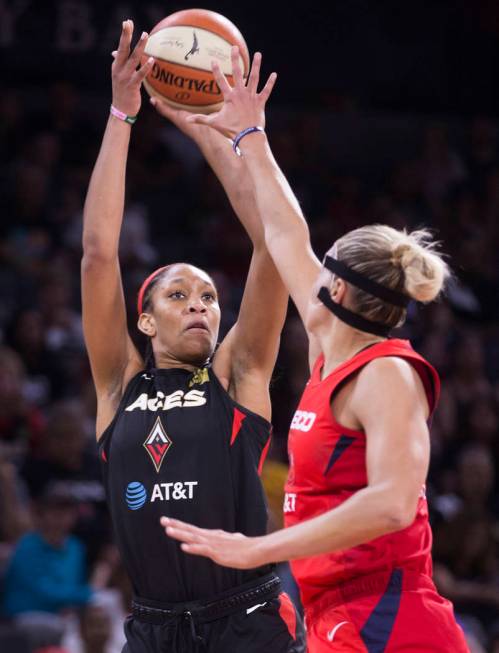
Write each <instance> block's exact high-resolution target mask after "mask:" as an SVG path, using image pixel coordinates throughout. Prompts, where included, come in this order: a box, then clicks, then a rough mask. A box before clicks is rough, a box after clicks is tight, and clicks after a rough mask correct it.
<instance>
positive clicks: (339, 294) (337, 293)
mask: <svg viewBox="0 0 499 653" xmlns="http://www.w3.org/2000/svg"><path fill="white" fill-rule="evenodd" d="M346 289H347V286H346V283H345V282H344V281H343V279H340V278H339V277H336V278H335V280H334V281H333V287H332V289H331V297H332V298H333V299H334V301H335V302H336V303H337V304H342V303H343V300H344V297H345V292H346Z"/></svg>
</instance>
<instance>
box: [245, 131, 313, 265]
mask: <svg viewBox="0 0 499 653" xmlns="http://www.w3.org/2000/svg"><path fill="white" fill-rule="evenodd" d="M240 148H241V149H242V151H243V158H244V161H245V164H246V167H247V170H248V172H249V174H250V176H251V179H252V182H253V189H254V193H255V198H256V203H257V207H258V211H259V214H260V216H261V219H262V222H263V227H264V231H265V242H266V243H267V247H268V248H269V251H270V252H271V254H272V257H273V258H274V260H277V259H278V258H279V257H280V256H282V254H283V252H280V251H276V248H279V249H280V248H281V247H282V245H281V243H282V241H283V239H284V240H285V241H287V242H288V244H291V243H293V242H295V241H297V242H300V243H301V244H302V245H304V244H305V243H306V242H307V241H308V240H309V238H310V235H309V229H308V225H307V223H306V221H305V218H304V217H303V213H302V210H301V208H300V205H299V203H298V200H297V199H296V196H295V194H294V193H293V190H292V189H291V186H290V185H289V183H288V180H287V179H286V177H285V176H284V174H283V172H282V170H281V169H280V168H279V166H278V164H277V162H276V160H275V158H274V155H273V154H272V150H271V149H270V145H269V143H268V141H267V137H266V136H265V135H263V134H251V135H249V136H246V137H245V138H244V139H243V140H242V141H241V143H240Z"/></svg>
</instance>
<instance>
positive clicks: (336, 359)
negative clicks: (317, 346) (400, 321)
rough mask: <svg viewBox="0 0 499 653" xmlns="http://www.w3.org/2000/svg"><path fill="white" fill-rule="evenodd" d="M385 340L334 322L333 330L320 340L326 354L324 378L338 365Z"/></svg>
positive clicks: (323, 369) (336, 321) (338, 321)
mask: <svg viewBox="0 0 499 653" xmlns="http://www.w3.org/2000/svg"><path fill="white" fill-rule="evenodd" d="M384 340H386V338H380V337H379V336H375V335H373V334H372V333H365V332H363V331H358V330H357V329H352V328H351V327H349V326H348V325H346V324H344V323H343V322H341V321H340V320H334V325H333V328H332V329H331V330H330V331H329V332H328V333H327V334H324V336H323V337H322V338H320V343H321V350H322V352H323V354H324V366H323V368H322V376H323V377H325V376H327V375H328V374H330V373H331V372H332V371H333V370H334V369H335V368H336V367H338V365H341V364H342V363H344V362H345V361H347V360H349V359H350V358H352V357H353V356H355V354H358V353H359V351H362V349H365V348H366V347H370V346H371V345H374V344H377V343H379V342H383V341H384Z"/></svg>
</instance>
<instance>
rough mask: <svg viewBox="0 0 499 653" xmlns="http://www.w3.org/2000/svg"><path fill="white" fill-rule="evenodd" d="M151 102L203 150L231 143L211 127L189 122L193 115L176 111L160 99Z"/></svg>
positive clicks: (152, 99)
mask: <svg viewBox="0 0 499 653" xmlns="http://www.w3.org/2000/svg"><path fill="white" fill-rule="evenodd" d="M150 102H151V104H152V105H153V107H154V108H155V109H156V111H157V112H158V113H159V114H160V115H162V116H163V117H164V118H167V119H168V120H170V122H172V123H173V124H174V125H175V126H176V127H178V128H179V129H180V131H181V132H183V133H184V134H185V135H186V136H188V137H189V138H192V140H193V141H194V142H195V143H197V144H198V145H199V147H200V148H201V149H203V150H204V149H205V148H217V147H220V145H222V146H226V145H227V143H228V142H229V141H228V140H227V138H225V137H224V136H222V134H220V133H219V132H216V131H215V130H213V129H210V127H207V126H206V125H201V124H198V123H196V122H192V121H190V120H188V118H189V117H190V116H192V115H193V114H192V113H189V112H188V111H184V110H182V109H175V108H174V107H171V106H170V105H169V104H167V103H166V102H165V101H164V100H161V98H158V97H152V98H151V99H150Z"/></svg>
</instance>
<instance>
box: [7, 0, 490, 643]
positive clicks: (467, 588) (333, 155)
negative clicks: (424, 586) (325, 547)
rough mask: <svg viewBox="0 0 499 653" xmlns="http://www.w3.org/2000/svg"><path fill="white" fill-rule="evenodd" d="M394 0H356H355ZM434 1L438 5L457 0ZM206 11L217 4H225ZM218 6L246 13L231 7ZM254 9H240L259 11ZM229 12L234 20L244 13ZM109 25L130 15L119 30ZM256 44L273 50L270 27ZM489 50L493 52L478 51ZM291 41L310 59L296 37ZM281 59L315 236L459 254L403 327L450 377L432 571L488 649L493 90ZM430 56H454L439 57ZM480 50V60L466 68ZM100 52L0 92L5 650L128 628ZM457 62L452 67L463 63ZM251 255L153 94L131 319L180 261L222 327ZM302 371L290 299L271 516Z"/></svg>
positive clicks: (140, 134)
mask: <svg viewBox="0 0 499 653" xmlns="http://www.w3.org/2000/svg"><path fill="white" fill-rule="evenodd" d="M8 4H9V3H7V5H8ZM21 4H22V3H21ZM59 4H61V5H69V4H73V5H75V6H82V5H85V3H78V2H73V3H68V2H66V3H59ZM91 4H92V3H86V5H91ZM312 4H313V3H312ZM332 4H334V5H335V7H336V12H338V8H337V6H336V3H332ZM337 4H338V5H341V4H342V3H337ZM392 4H394V3H389V2H388V3H365V2H359V1H357V0H356V2H353V3H352V6H354V8H355V7H357V8H359V9H362V8H365V7H366V6H368V5H369V6H370V7H372V6H373V5H378V6H379V5H381V6H384V5H386V6H389V5H392ZM423 4H424V3H423ZM432 4H433V11H435V7H437V6H438V7H440V9H441V10H442V11H443V9H442V8H443V7H445V6H449V3H445V2H441V3H438V2H437V3H432ZM451 4H452V3H451ZM454 4H456V3H454ZM457 4H459V3H457ZM491 4H493V3H487V2H477V3H475V9H476V8H477V7H480V8H482V9H484V11H485V10H487V11H489V10H490V5H491ZM14 5H16V6H17V7H18V8H19V6H20V3H17V4H16V3H11V9H12V8H13V7H14ZM55 5H57V3H55ZM408 5H411V6H412V5H413V3H408ZM183 6H185V5H183ZM463 6H465V7H466V6H468V5H467V3H463ZM176 8H178V7H173V8H169V10H170V9H176ZM210 8H214V9H217V10H219V11H222V12H223V11H224V10H225V9H226V7H225V5H223V3H221V4H220V6H217V7H214V6H211V7H210ZM2 11H5V6H3V8H2V7H0V14H1V12H2ZM115 11H116V12H117V13H119V11H124V10H123V9H121V10H120V9H119V8H117V7H115ZM244 11H246V10H244ZM248 11H249V10H248ZM380 11H381V10H380ZM241 12H243V10H242V9H241ZM164 13H165V12H164V10H163V15H164ZM166 13H168V12H166ZM226 13H227V15H229V16H231V17H233V18H234V19H235V20H236V22H238V21H237V15H236V16H235V17H234V12H233V11H232V12H231V11H229V10H228V9H227V11H226ZM243 13H244V12H243ZM247 13H248V12H246V14H245V15H244V16H241V21H243V20H244V21H249V20H250V18H249V17H248V15H247ZM496 14H497V15H496ZM129 15H132V16H133V14H129V13H126V12H125V13H122V14H121V15H120V20H121V19H122V18H126V17H128V16H129ZM418 15H419V14H418ZM161 16H162V14H160V15H159V16H158V19H159V18H161ZM485 17H486V18H487V17H488V18H489V20H488V22H487V21H486V22H485V23H484V25H485V27H486V29H485V28H484V30H485V31H484V33H486V34H487V35H488V37H490V34H491V32H490V30H492V33H493V34H495V37H497V33H495V32H494V30H497V29H498V26H499V13H497V12H494V11H492V10H490V11H489V13H485ZM494 17H495V22H494V20H493V19H494ZM394 20H395V19H394ZM435 20H436V19H435ZM152 22H153V23H154V22H155V21H152ZM239 24H240V26H241V27H242V28H243V31H244V25H245V24H249V23H244V22H240V23H239ZM397 24H398V23H397ZM422 24H425V23H424V22H423V23H422ZM427 24H428V25H430V26H431V25H435V24H436V22H435V23H431V22H429V23H427ZM13 25H14V23H13ZM252 25H253V27H252V28H251V29H252V30H253V33H255V32H256V28H255V26H254V24H252ZM8 27H9V26H8V25H7V23H5V22H4V28H3V32H2V33H1V34H0V44H1V46H2V47H3V48H4V50H3V52H4V54H5V53H6V54H7V55H8V57H7V60H6V61H7V64H8V65H7V67H8V70H10V72H11V73H14V71H15V70H16V65H15V62H14V59H15V57H14V54H15V52H16V41H15V38H14V37H13V38H14V40H13V41H12V42H9V43H7V45H6V41H5V39H6V34H7V31H8V30H7V28H8ZM148 27H150V25H139V26H138V28H139V29H142V28H148ZM118 28H119V22H118V27H117V29H116V30H115V31H114V32H113V34H112V36H113V37H116V35H117V33H118V31H117V30H118ZM13 29H14V27H12V30H13ZM470 29H471V28H470ZM250 31H251V30H250ZM430 31H431V30H430ZM437 32H438V30H437ZM321 34H322V32H321ZM438 34H440V32H438ZM433 35H434V36H435V30H433ZM7 36H8V34H7ZM301 36H302V38H304V35H303V34H302V35H301ZM426 36H427V35H425V38H426ZM19 38H20V37H19ZM267 38H270V37H268V36H267ZM425 38H423V36H422V35H421V34H420V40H421V39H422V42H425ZM262 40H263V39H262ZM324 42H325V37H324ZM345 42H346V39H345ZM414 43H416V44H417V43H420V41H418V40H417V38H416V37H415V38H414ZM432 43H434V41H431V40H428V48H429V52H430V53H433V55H435V52H436V51H435V48H434V47H433V49H432V45H431V44H432ZM486 43H487V42H486V40H485V37H484V40H483V41H481V45H482V50H479V54H480V53H482V54H483V55H484V59H483V66H485V65H487V66H488V69H487V70H488V72H489V77H490V79H491V80H492V76H493V73H494V66H495V63H494V62H499V52H498V51H497V50H487V48H486ZM252 45H253V44H252V42H251V41H250V47H251V46H252ZM385 45H386V44H385ZM392 45H393V44H392ZM395 45H397V43H396V42H395ZM323 46H324V43H323V42H322V41H321V47H323ZM257 47H262V49H263V50H264V53H265V52H266V49H265V43H263V44H257ZM273 47H274V48H275V47H276V45H275V43H274V45H273ZM338 47H339V46H338V44H337V43H336V45H335V51H338ZM386 47H388V46H386ZM110 49H111V48H110ZM268 49H269V48H267V50H268ZM270 49H271V48H270ZM423 50H424V49H421V51H423ZM416 51H419V50H417V49H416ZM487 52H489V53H493V52H495V53H496V54H495V58H494V57H491V58H489V59H488V60H487V64H485V61H486V59H485V54H486V53H487ZM426 53H427V52H426ZM43 56H44V55H42V58H43ZM107 56H109V55H107ZM287 56H288V59H289V57H290V56H291V55H290V54H289V51H288V54H287ZM292 56H293V57H295V56H296V57H297V58H298V54H297V53H296V51H295V52H292ZM415 56H416V55H415ZM9 57H10V59H9ZM473 57H474V59H473V61H476V60H477V59H478V54H477V52H476V49H475V50H474V54H473ZM277 59H279V57H277ZM20 60H21V63H22V57H21V58H20ZM55 60H56V61H58V59H57V57H56V58H55ZM59 60H60V59H59ZM103 61H104V60H103ZM17 63H18V64H19V61H18V62H17ZM336 63H337V62H336ZM19 65H20V64H19ZM282 65H285V64H281V66H282ZM290 65H291V64H288V68H287V69H286V70H285V73H284V78H285V79H284V90H283V92H282V94H281V95H279V91H278V89H277V90H276V93H275V98H273V99H271V101H270V107H269V111H268V132H269V137H270V141H271V144H272V147H273V149H274V152H275V154H276V157H277V159H278V161H279V163H280V164H281V166H282V168H283V170H284V172H285V173H286V175H287V176H288V178H289V179H290V182H291V185H292V187H293V189H294V190H295V192H296V194H297V196H298V198H299V200H300V202H301V205H302V207H303V210H304V212H305V215H306V216H307V219H308V221H309V224H310V228H311V232H312V239H313V244H314V248H315V251H316V252H317V254H318V255H319V256H322V255H323V254H324V252H325V251H326V250H327V249H328V247H329V246H330V245H331V244H332V242H333V241H334V240H335V238H337V237H338V236H340V235H341V234H343V233H345V232H346V231H348V230H350V229H353V228H355V227H358V226H361V225H364V224H370V223H375V222H380V223H385V224H389V225H392V226H394V227H397V228H402V227H406V228H408V229H411V228H416V227H419V226H428V227H430V228H432V229H434V230H435V232H436V234H437V237H438V239H439V240H441V241H442V247H443V250H444V251H445V252H446V253H447V254H448V256H449V262H450V265H451V266H452V268H453V270H454V278H453V279H452V281H451V283H450V284H449V287H448V290H447V292H446V294H445V296H444V297H443V298H442V299H441V300H440V301H439V302H437V303H435V304H434V305H431V306H427V307H423V306H411V308H410V311H409V318H408V321H407V324H406V325H405V326H404V327H403V328H402V329H401V330H400V334H399V335H400V336H401V337H407V338H410V339H411V341H412V342H413V344H414V346H415V348H416V349H417V350H418V351H420V352H421V353H422V354H423V355H424V356H426V357H427V358H428V359H429V360H430V362H432V363H433V364H434V365H435V366H436V368H437V369H438V371H439V373H440V375H441V377H442V380H443V391H442V398H441V402H440V406H439V409H438V412H437V414H436V416H435V419H434V422H433V426H432V432H431V438H432V462H431V469H430V475H429V480H428V487H427V494H428V498H429V503H430V509H431V514H432V525H433V529H434V563H435V580H436V582H437V584H438V586H439V588H440V590H441V592H442V593H443V594H444V595H445V596H447V597H449V598H450V599H452V600H453V601H454V604H455V608H456V613H457V615H458V618H459V620H460V623H461V624H462V625H463V627H464V628H465V631H466V633H467V635H468V638H469V642H470V647H471V650H472V651H474V652H476V653H485V652H487V653H498V652H499V564H498V563H499V493H498V488H499V257H498V254H497V252H498V248H499V121H498V120H497V116H498V115H499V113H498V108H499V107H497V106H496V104H497V98H496V95H495V93H497V91H495V92H493V91H492V90H491V89H490V88H487V89H484V90H483V93H482V94H480V93H479V92H478V90H477V94H476V97H475V104H473V98H472V97H471V96H470V94H469V93H467V92H465V91H464V90H463V91H462V95H461V96H459V97H458V96H457V95H455V94H454V95H453V94H452V93H453V91H452V88H453V87H452V88H451V83H450V82H449V86H448V88H447V89H444V90H443V91H441V92H440V94H438V93H436V94H435V96H434V100H435V102H434V104H432V98H431V97H429V96H428V97H427V96H426V95H425V93H427V91H428V89H427V87H425V85H424V83H423V81H422V80H421V79H420V78H418V77H417V75H416V76H415V88H418V83H419V85H420V88H421V89H422V91H421V93H419V95H418V94H415V95H414V96H411V95H410V94H409V96H404V98H403V99H402V98H401V97H399V96H397V93H396V89H397V80H395V82H393V84H392V85H391V86H388V87H387V88H388V90H387V93H386V95H384V96H383V94H382V93H381V91H380V92H379V93H378V94H377V95H374V96H373V95H372V94H370V95H369V94H366V92H364V93H363V92H362V90H359V89H364V91H365V89H366V88H368V85H365V86H363V87H361V85H360V84H357V86H358V88H357V87H356V86H355V85H354V86H350V87H349V86H348V84H345V83H343V82H342V81H341V80H340V81H338V75H337V74H336V77H335V75H334V74H333V76H332V77H333V82H334V83H333V82H332V84H331V87H330V88H328V86H327V83H326V82H323V81H321V82H320V83H319V81H317V82H315V83H316V85H317V91H318V94H317V99H316V101H311V100H310V93H311V90H308V91H307V93H306V94H305V95H306V96H304V98H303V102H301V103H300V101H299V100H298V101H297V98H296V95H297V89H296V88H295V87H294V86H293V85H292V84H290V83H289V78H290V75H289V66H290ZM301 65H302V67H303V63H302V64H301ZM420 65H422V66H423V67H424V66H425V65H426V64H425V59H424V58H423V62H422V64H421V63H420ZM439 65H440V72H441V73H442V74H443V73H446V71H447V70H448V69H447V68H446V67H442V59H441V58H436V59H435V66H436V67H437V68H438V66H439ZM456 65H457V64H456ZM394 66H395V70H399V68H400V66H401V64H400V62H398V63H396V62H394ZM276 68H277V69H278V72H280V70H279V68H278V65H277V64H276ZM469 68H470V64H469V62H468V64H466V65H463V67H462V68H458V70H464V71H468V72H469ZM108 70H109V62H108V61H107V59H106V60H105V61H104V64H102V65H101V66H100V68H99V69H98V70H94V72H93V74H94V75H95V78H96V80H97V81H96V82H95V85H94V86H92V85H91V84H88V83H87V84H79V83H78V81H75V79H74V78H71V76H68V75H62V76H58V74H57V70H51V71H48V70H47V69H46V68H44V69H43V71H42V70H40V73H39V78H40V80H42V81H40V82H38V83H37V82H36V70H34V69H33V67H31V68H30V73H29V75H27V77H26V78H22V79H21V78H20V77H19V76H14V75H13V76H12V79H11V80H10V83H9V84H8V85H7V86H4V87H3V89H2V93H1V94H0V144H1V145H0V151H1V160H0V206H1V207H2V208H1V222H0V295H1V303H0V597H1V602H0V650H1V651H2V652H3V651H5V652H6V653H33V652H34V651H36V652H37V653H39V652H41V651H47V652H48V651H54V652H55V651H61V652H62V651H64V652H65V653H90V652H91V653H117V652H119V651H121V646H122V644H123V636H122V632H121V628H122V621H123V619H124V616H125V615H126V613H127V611H128V608H129V603H130V592H131V590H130V587H129V585H128V581H127V579H126V575H125V574H124V571H123V568H122V566H121V563H120V560H119V555H118V553H117V551H116V549H115V547H114V545H113V537H112V532H111V529H110V523H109V518H108V514H107V510H106V507H105V500H104V490H103V486H102V483H101V477H100V470H99V463H98V459H97V448H96V446H95V435H94V418H95V395H94V390H93V386H92V381H91V376H90V371H89V365H88V360H87V357H86V354H85V348H84V343H83V338H82V328H81V306H80V296H79V266H80V259H81V231H82V207H83V201H84V197H85V192H86V188H87V185H88V181H89V177H90V173H91V170H92V167H93V163H94V161H95V158H96V156H97V152H98V148H99V144H100V138H101V135H102V131H103V128H104V125H105V121H106V119H107V112H108V105H109V101H110V84H109V72H108ZM418 70H419V68H418ZM480 71H481V76H480V75H478V78H479V79H485V75H484V70H483V67H482V68H480ZM87 74H88V71H87ZM327 74H328V73H327V66H326V64H324V75H325V76H326V79H327ZM286 75H287V77H288V83H287V82H286ZM385 77H386V78H387V79H388V78H389V74H388V73H387V71H385ZM407 77H409V78H410V70H409V71H407ZM458 77H459V73H458V72H456V71H454V77H451V81H453V80H454V81H455V79H457V78H458ZM321 79H322V78H321ZM428 79H429V80H433V82H432V83H434V81H435V79H436V73H435V70H433V69H432V70H430V69H428ZM334 80H335V81H334ZM418 80H419V81H418ZM496 81H497V80H496ZM416 82H417V83H416ZM309 83H310V84H312V86H313V82H310V80H309ZM321 84H322V86H321ZM366 84H367V82H366ZM430 86H431V84H430ZM319 87H320V88H319ZM406 87H408V84H407V83H406V86H405V87H404V88H406ZM456 88H457V85H456ZM496 88H497V84H496ZM454 90H455V89H454ZM402 95H403V94H402ZM380 98H381V99H380ZM452 98H454V99H455V102H456V104H455V111H453V110H452V109H453V107H452V106H451V104H452V102H451V99H452ZM250 253H251V252H250V244H249V241H248V239H247V237H246V236H245V234H244V232H243V231H242V229H241V227H240V225H239V223H238V222H237V220H236V219H235V217H234V216H233V214H232V213H231V209H230V207H229V205H228V202H227V201H226V199H225V197H224V194H223V191H222V189H221V188H220V186H219V185H218V182H217V180H216V179H215V177H214V176H213V174H212V173H211V171H210V170H209V169H208V168H207V166H206V165H205V163H204V161H203V160H202V158H201V156H200V154H199V152H198V151H197V149H196V147H195V146H194V145H193V144H192V143H191V142H189V141H188V140H187V139H186V138H185V137H184V136H183V135H182V134H180V133H179V132H178V131H177V130H176V129H175V128H174V127H173V126H172V125H170V124H168V123H167V122H166V121H165V120H164V119H162V118H160V117H159V116H158V115H157V114H156V113H155V112H154V111H153V110H152V108H151V107H149V106H147V103H146V102H145V103H144V106H143V109H142V112H141V114H140V118H139V120H138V121H137V123H136V125H135V126H134V127H133V137H132V144H131V150H130V157H129V164H128V174H127V198H126V209H125V217H124V226H123V232H122V237H121V243H120V259H121V265H122V272H123V279H124V284H125V290H126V295H127V303H128V307H129V310H130V330H131V333H132V334H133V335H134V337H137V338H138V333H137V330H136V328H135V324H134V320H135V317H134V305H135V297H136V293H137V290H138V287H139V286H140V283H141V282H142V280H143V279H144V278H145V276H147V274H148V273H149V272H150V271H151V270H153V269H154V268H155V267H158V266H159V265H163V264H166V263H170V262H174V261H189V262H192V263H194V264H196V265H199V266H200V267H203V268H205V269H206V270H207V271H208V272H209V273H210V274H212V276H213V277H214V279H215V281H216V283H217V286H218V289H219V293H220V296H221V304H222V316H223V319H222V334H221V335H223V333H225V331H226V330H227V329H228V328H229V327H230V326H231V325H232V324H233V322H234V320H235V318H236V315H237V309H238V304H239V301H240V298H241V294H242V289H243V284H244V279H245V274H246V271H247V266H248V263H249V258H250ZM109 337H110V338H112V337H113V325H112V324H109ZM137 342H138V345H139V346H140V347H143V346H144V343H142V342H141V341H140V340H137ZM307 374H308V370H307V357H306V342H305V335H304V332H303V329H302V327H301V324H300V322H299V320H298V317H297V315H296V313H295V311H294V309H293V307H290V311H289V315H288V320H287V322H286V326H285V331H284V334H283V338H282V345H281V351H280V355H279V360H278V364H277V367H276V370H275V374H274V379H273V385H272V394H273V410H274V417H273V423H274V441H273V447H272V449H271V452H270V456H269V460H268V462H267V465H266V468H265V470H264V482H265V485H266V488H267V491H268V496H269V503H270V508H271V513H272V514H271V522H272V525H273V527H278V526H279V525H280V524H281V523H282V519H281V515H280V509H281V506H280V503H281V501H282V484H283V481H284V478H285V474H286V463H287V458H286V440H287V430H288V426H289V423H290V419H291V416H292V414H293V412H294V409H295V407H296V405H297V402H298V399H299V396H300V392H301V390H302V388H303V385H304V383H305V381H306V379H307Z"/></svg>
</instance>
